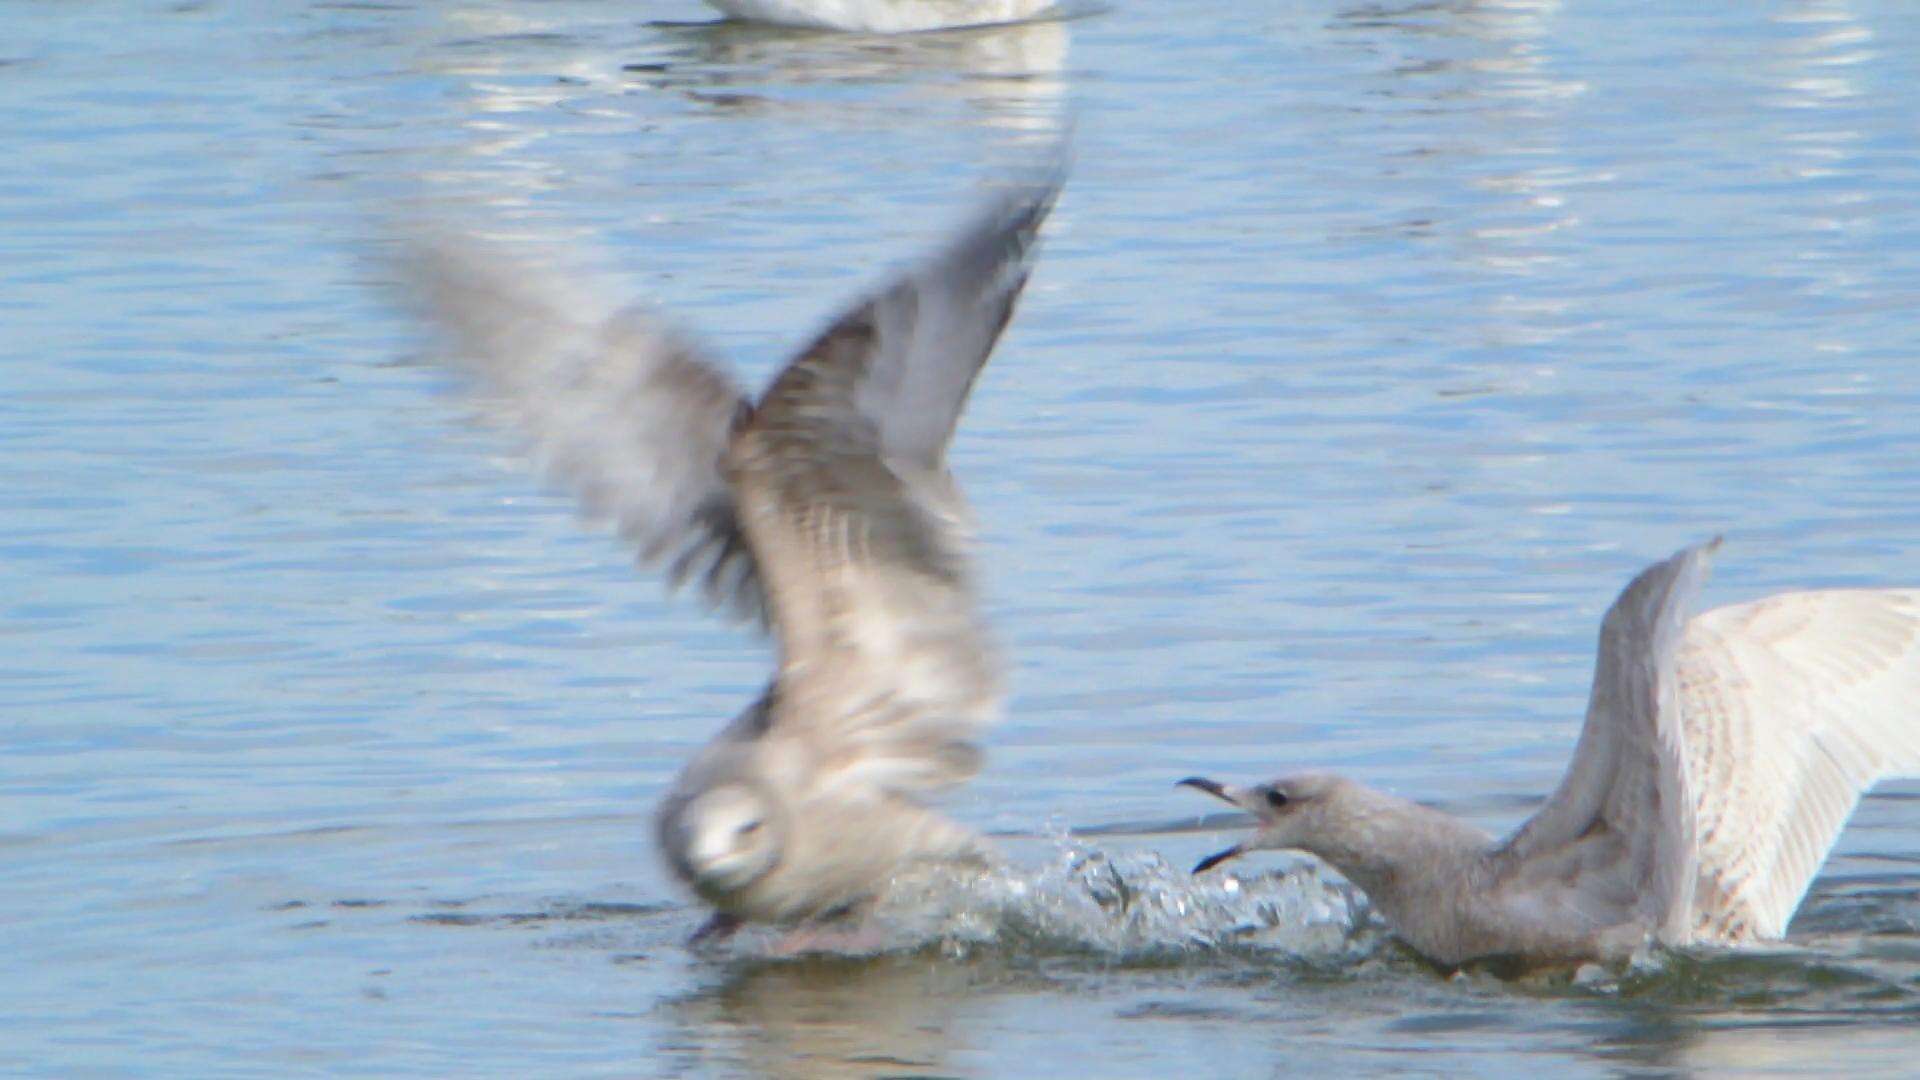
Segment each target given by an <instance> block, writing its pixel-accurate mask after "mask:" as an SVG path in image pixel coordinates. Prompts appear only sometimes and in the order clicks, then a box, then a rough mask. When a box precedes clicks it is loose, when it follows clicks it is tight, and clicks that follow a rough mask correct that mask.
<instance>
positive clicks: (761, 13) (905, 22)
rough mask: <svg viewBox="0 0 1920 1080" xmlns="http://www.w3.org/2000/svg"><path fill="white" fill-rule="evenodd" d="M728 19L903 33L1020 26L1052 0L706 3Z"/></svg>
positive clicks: (711, 0)
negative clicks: (1001, 25) (1000, 24)
mask: <svg viewBox="0 0 1920 1080" xmlns="http://www.w3.org/2000/svg"><path fill="white" fill-rule="evenodd" d="M707 3H709V4H711V5H713V6H714V7H716V8H718V9H720V13H721V14H723V15H725V16H727V17H728V18H730V19H741V20H745V21H748V22H762V23H771V24H773V25H776V26H793V27H801V28H804V29H809V30H849V31H854V32H856V33H865V34H905V33H915V32H918V31H923V30H947V29H955V28H959V27H966V26H989V25H994V24H998V23H1010V22H1023V21H1025V20H1028V19H1032V18H1034V17H1035V16H1037V15H1040V14H1042V13H1044V12H1047V11H1048V10H1049V9H1051V8H1052V7H1053V6H1054V0H707Z"/></svg>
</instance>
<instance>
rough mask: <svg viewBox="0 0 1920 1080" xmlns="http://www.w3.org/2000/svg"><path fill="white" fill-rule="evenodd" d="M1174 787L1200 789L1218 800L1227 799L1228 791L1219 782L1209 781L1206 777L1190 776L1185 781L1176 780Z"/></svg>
mask: <svg viewBox="0 0 1920 1080" xmlns="http://www.w3.org/2000/svg"><path fill="white" fill-rule="evenodd" d="M1173 786H1174V787H1190V788H1199V789H1200V790H1201V791H1204V792H1206V793H1207V794H1209V795H1211V796H1213V797H1214V798H1216V799H1224V798H1226V797H1227V789H1226V788H1225V787H1223V786H1221V785H1220V784H1219V783H1218V782H1217V781H1213V780H1209V779H1207V778H1206V777H1204V776H1189V777H1187V778H1186V779H1185V780H1176V781H1174V784H1173Z"/></svg>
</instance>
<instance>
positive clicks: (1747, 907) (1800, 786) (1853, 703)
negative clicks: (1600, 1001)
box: [1680, 590, 1920, 941]
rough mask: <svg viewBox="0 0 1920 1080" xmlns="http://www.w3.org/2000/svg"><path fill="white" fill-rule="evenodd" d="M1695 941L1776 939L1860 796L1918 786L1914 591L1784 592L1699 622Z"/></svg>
mask: <svg viewBox="0 0 1920 1080" xmlns="http://www.w3.org/2000/svg"><path fill="white" fill-rule="evenodd" d="M1680 683H1681V692H1682V696H1683V698H1684V701H1685V714H1686V729H1687V744H1688V757H1689V759H1690V769H1691V773H1692V776H1693V779H1694V785H1695V788H1694V790H1695V798H1696V800H1697V803H1698V806H1699V850H1700V879H1699V885H1698V889H1697V891H1696V894H1695V899H1694V908H1695V923H1694V927H1693V930H1694V932H1695V934H1696V935H1697V936H1699V937H1701V938H1706V939H1709V940H1718V941H1741V940H1747V939H1751V938H1772V937H1779V936H1780V935H1781V934H1783V933H1785V932H1786V928H1787V922H1788V920H1789V919H1791V918H1792V916H1793V912H1794V909H1795V908H1797V907H1798V906H1799V904H1800V900H1801V898H1802V897H1803V896H1804V895H1805V894H1806V891H1807V888H1808V886H1809V885H1810V884H1811V883H1812V881H1813V877H1814V874H1815V873H1817V872H1818V871H1819V869H1820V865H1821V863H1823V862H1824V861H1825V860H1826V857H1827V852H1828V851H1829V850H1830V849H1831V848H1832V847H1833V844H1834V841H1835V840H1837V839H1838V838H1839V835H1840V830H1841V828H1842V827H1844V826H1845V824H1846V821H1847V818H1848V817H1850V816H1851V815H1852V813H1853V810H1854V807H1855V805H1856V804H1857V803H1858V802H1859V800H1860V796H1861V795H1862V794H1863V793H1865V792H1866V790H1867V789H1868V788H1870V787H1871V786H1873V784H1874V782H1875V781H1877V780H1880V779H1882V778H1884V777H1888V776H1897V775H1913V774H1917V773H1920V590H1877V591H1876V590H1835V591H1824V592H1801V593H1786V594H1783V595H1779V596H1770V597H1767V598H1766V599H1764V600H1756V601H1754V602H1752V603H1748V604H1739V605H1735V606H1732V607H1724V608H1718V609H1716V610H1713V611H1709V612H1707V613H1706V614H1704V615H1701V616H1700V617H1699V618H1697V619H1695V620H1694V621H1693V623H1692V625H1690V626H1689V627H1688V629H1687V640H1686V645H1685V648H1684V649H1683V650H1682V652H1681V655H1680Z"/></svg>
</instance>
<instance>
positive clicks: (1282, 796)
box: [1267, 788, 1287, 810]
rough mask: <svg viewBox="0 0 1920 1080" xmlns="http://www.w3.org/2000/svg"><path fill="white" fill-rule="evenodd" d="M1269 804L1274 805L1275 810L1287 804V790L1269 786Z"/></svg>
mask: <svg viewBox="0 0 1920 1080" xmlns="http://www.w3.org/2000/svg"><path fill="white" fill-rule="evenodd" d="M1267 805H1268V806H1271V807H1273V808H1274V809H1275V810H1278V809H1280V808H1281V807H1283V806H1285V805H1287V795H1286V792H1283V791H1281V790H1280V789H1279V788H1268V789H1267Z"/></svg>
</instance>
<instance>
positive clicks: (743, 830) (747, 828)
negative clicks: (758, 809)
mask: <svg viewBox="0 0 1920 1080" xmlns="http://www.w3.org/2000/svg"><path fill="white" fill-rule="evenodd" d="M759 831H760V819H759V818H755V819H753V820H752V821H749V822H747V823H746V824H745V825H742V826H740V827H739V828H738V829H735V830H734V831H733V834H734V835H735V836H752V835H753V834H754V833H757V832H759Z"/></svg>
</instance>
